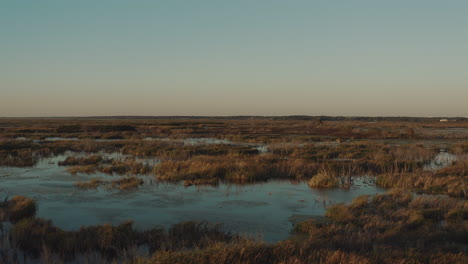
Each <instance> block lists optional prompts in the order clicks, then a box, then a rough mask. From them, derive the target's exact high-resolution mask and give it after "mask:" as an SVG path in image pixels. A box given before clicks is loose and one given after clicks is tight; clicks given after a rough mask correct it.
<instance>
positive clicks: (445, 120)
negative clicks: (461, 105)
mask: <svg viewBox="0 0 468 264" xmlns="http://www.w3.org/2000/svg"><path fill="white" fill-rule="evenodd" d="M440 122H444V123H445V122H448V119H446V118H444V119H441V120H440Z"/></svg>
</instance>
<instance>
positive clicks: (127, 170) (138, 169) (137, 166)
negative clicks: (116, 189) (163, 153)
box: [99, 159, 152, 175]
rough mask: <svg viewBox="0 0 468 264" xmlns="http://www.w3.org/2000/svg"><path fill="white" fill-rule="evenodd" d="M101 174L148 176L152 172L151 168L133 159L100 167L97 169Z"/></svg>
mask: <svg viewBox="0 0 468 264" xmlns="http://www.w3.org/2000/svg"><path fill="white" fill-rule="evenodd" d="M99 170H100V171H101V172H104V173H107V174H114V173H116V174H120V175H123V174H135V175H136V174H148V173H150V172H151V171H152V167H151V166H149V165H148V164H143V163H142V162H137V161H135V160H133V159H129V160H124V161H121V160H114V161H113V162H112V164H111V165H109V166H106V167H101V168H100V169H99Z"/></svg>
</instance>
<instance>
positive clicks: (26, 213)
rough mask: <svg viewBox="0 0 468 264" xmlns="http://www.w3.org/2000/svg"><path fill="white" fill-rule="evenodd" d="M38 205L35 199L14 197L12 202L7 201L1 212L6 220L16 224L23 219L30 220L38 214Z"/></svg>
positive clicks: (3, 204) (0, 208) (0, 209)
mask: <svg viewBox="0 0 468 264" xmlns="http://www.w3.org/2000/svg"><path fill="white" fill-rule="evenodd" d="M36 210H37V205H36V202H35V201H34V200H33V199H30V198H28V197H26V196H20V195H19V196H13V197H12V198H11V199H10V200H5V201H4V202H3V203H2V205H1V207H0V211H1V212H2V213H1V215H3V217H0V218H3V219H4V220H8V221H10V222H12V223H16V222H18V221H19V220H21V219H23V218H30V217H33V216H34V215H35V214H36Z"/></svg>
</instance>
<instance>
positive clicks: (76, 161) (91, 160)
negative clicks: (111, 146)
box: [58, 155, 103, 166]
mask: <svg viewBox="0 0 468 264" xmlns="http://www.w3.org/2000/svg"><path fill="white" fill-rule="evenodd" d="M102 161H103V159H102V157H101V156H99V155H92V156H89V157H67V158H66V159H65V160H64V161H59V162H58V165H59V166H76V165H79V166H84V165H97V164H99V163H100V162H102Z"/></svg>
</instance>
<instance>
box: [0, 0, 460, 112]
mask: <svg viewBox="0 0 468 264" xmlns="http://www.w3.org/2000/svg"><path fill="white" fill-rule="evenodd" d="M292 114H305V115H365V116H378V115H385V116H389V115H401V116H468V1H466V0H445V1H440V0H437V1H436V0H392V1H388V0H366V1H363V0H354V1H344V0H342V1H340V0H334V1H332V0H323V1H322V0H317V1H313V0H291V1H284V0H263V1H262V0H256V1H255V0H235V1H227V0H226V1H223V0H198V1H192V0H186V1H180V0H166V1H156V0H152V1H150V0H134V1H131V0H127V1H123V0H79V1H72V0H41V1H38V0H0V116H90V115H91V116H93V115H292Z"/></svg>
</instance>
